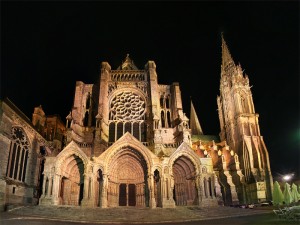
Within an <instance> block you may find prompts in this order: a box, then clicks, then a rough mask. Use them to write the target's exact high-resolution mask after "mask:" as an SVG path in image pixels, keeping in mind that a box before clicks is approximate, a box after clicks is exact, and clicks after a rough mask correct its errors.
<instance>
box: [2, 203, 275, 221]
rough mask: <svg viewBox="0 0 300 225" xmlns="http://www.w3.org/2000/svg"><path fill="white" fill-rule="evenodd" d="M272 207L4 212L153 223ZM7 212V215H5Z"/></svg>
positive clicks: (55, 208) (64, 208) (28, 209)
mask: <svg viewBox="0 0 300 225" xmlns="http://www.w3.org/2000/svg"><path fill="white" fill-rule="evenodd" d="M271 211H272V210H271V208H265V207H261V208H255V209H242V208H232V207H227V206H217V207H210V208H202V207H201V208H200V207H196V206H192V207H188V206H185V207H176V208H174V209H162V208H156V209H149V208H136V207H118V208H106V209H101V208H81V207H80V206H75V207H74V206H25V207H20V208H15V209H12V210H10V211H7V212H4V213H1V216H2V218H3V217H6V216H10V217H11V216H16V217H39V218H49V219H57V220H65V221H77V222H79V221H85V222H87V221H89V222H100V223H101V222H103V223H104V222H122V223H126V222H128V223H151V222H180V221H196V220H203V219H208V218H209V219H216V218H224V217H236V216H243V215H252V214H261V213H270V212H271ZM5 215H6V216H5Z"/></svg>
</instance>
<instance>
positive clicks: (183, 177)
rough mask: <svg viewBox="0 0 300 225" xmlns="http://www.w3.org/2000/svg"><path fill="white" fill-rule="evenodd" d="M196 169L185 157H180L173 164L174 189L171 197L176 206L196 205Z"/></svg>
mask: <svg viewBox="0 0 300 225" xmlns="http://www.w3.org/2000/svg"><path fill="white" fill-rule="evenodd" d="M195 175H196V169H195V166H194V164H193V163H192V162H191V160H190V159H189V158H187V157H186V156H181V157H179V158H178V159H176V160H175V162H174V164H173V176H174V189H173V197H174V201H175V203H176V205H196V204H197V190H196V184H195V182H196V180H195Z"/></svg>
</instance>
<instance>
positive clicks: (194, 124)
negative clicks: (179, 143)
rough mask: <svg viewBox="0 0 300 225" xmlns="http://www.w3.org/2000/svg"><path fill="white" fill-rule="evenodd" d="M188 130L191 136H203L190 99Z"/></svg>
mask: <svg viewBox="0 0 300 225" xmlns="http://www.w3.org/2000/svg"><path fill="white" fill-rule="evenodd" d="M190 114H191V115H190V128H191V130H192V134H193V135H201V134H203V131H202V128H201V126H200V122H199V120H198V116H197V114H196V110H195V108H194V105H193V102H192V99H191V112H190Z"/></svg>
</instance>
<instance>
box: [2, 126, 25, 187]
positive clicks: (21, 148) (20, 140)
mask: <svg viewBox="0 0 300 225" xmlns="http://www.w3.org/2000/svg"><path fill="white" fill-rule="evenodd" d="M28 154H29V143H28V140H27V138H26V135H25V134H24V131H23V129H22V128H19V127H13V128H12V142H11V145H10V152H9V158H8V164H7V169H6V176H7V177H9V178H12V179H14V180H18V181H22V182H25V175H26V167H27V161H28Z"/></svg>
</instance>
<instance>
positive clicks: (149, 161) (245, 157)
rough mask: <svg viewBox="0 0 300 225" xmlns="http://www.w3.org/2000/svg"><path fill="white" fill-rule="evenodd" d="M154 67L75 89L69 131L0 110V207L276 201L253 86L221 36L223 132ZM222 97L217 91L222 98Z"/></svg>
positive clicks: (131, 67) (106, 68)
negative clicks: (203, 121)
mask: <svg viewBox="0 0 300 225" xmlns="http://www.w3.org/2000/svg"><path fill="white" fill-rule="evenodd" d="M158 75H159V74H157V73H156V64H155V62H154V61H148V62H147V63H146V65H145V66H144V68H143V69H139V68H137V67H136V65H135V64H134V62H133V60H132V59H131V58H130V57H129V55H127V56H126V58H125V59H124V61H123V62H122V63H121V65H120V66H119V67H118V68H116V69H112V68H111V66H110V65H109V63H108V62H102V63H101V71H100V75H99V76H100V82H99V83H97V84H85V83H83V82H82V81H77V82H76V87H75V95H74V102H73V106H72V108H71V111H70V113H69V114H68V115H67V116H66V123H64V122H62V120H61V118H60V116H59V115H51V116H47V115H46V114H45V113H44V111H43V108H42V106H37V107H35V108H34V111H33V114H32V119H31V120H30V119H29V118H28V117H27V116H26V115H24V114H23V113H22V111H21V110H20V109H18V107H17V106H15V105H14V104H13V103H12V102H11V101H10V100H9V99H3V100H2V101H1V108H0V110H1V111H0V148H1V155H2V156H1V159H0V206H1V207H2V209H3V210H5V209H7V208H8V207H10V206H12V205H28V204H40V205H72V206H81V207H100V208H107V207H122V206H132V207H149V208H156V207H161V208H174V207H176V206H186V205H195V206H200V207H214V206H218V205H232V204H246V203H258V202H261V201H265V200H272V195H271V190H272V184H273V178H272V174H271V168H270V162H269V155H268V150H267V148H266V146H265V143H264V140H263V137H262V136H261V134H260V127H259V121H258V117H259V115H258V114H257V113H256V112H255V108H254V102H253V99H252V93H251V89H250V85H249V78H248V76H247V75H246V74H244V73H243V70H242V68H241V66H240V65H236V64H235V62H234V61H233V59H232V57H231V54H230V52H229V49H228V47H227V44H226V42H225V40H224V38H223V37H222V62H221V73H220V93H219V96H217V106H218V114H219V122H220V133H219V134H216V135H205V134H204V133H203V131H202V128H201V125H200V121H199V119H198V116H197V113H196V111H195V108H194V105H193V103H192V102H191V110H190V115H186V114H185V112H184V111H183V107H182V98H181V90H180V84H179V83H176V82H174V83H172V84H159V83H158ZM217 94H218V93H216V95H217Z"/></svg>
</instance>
